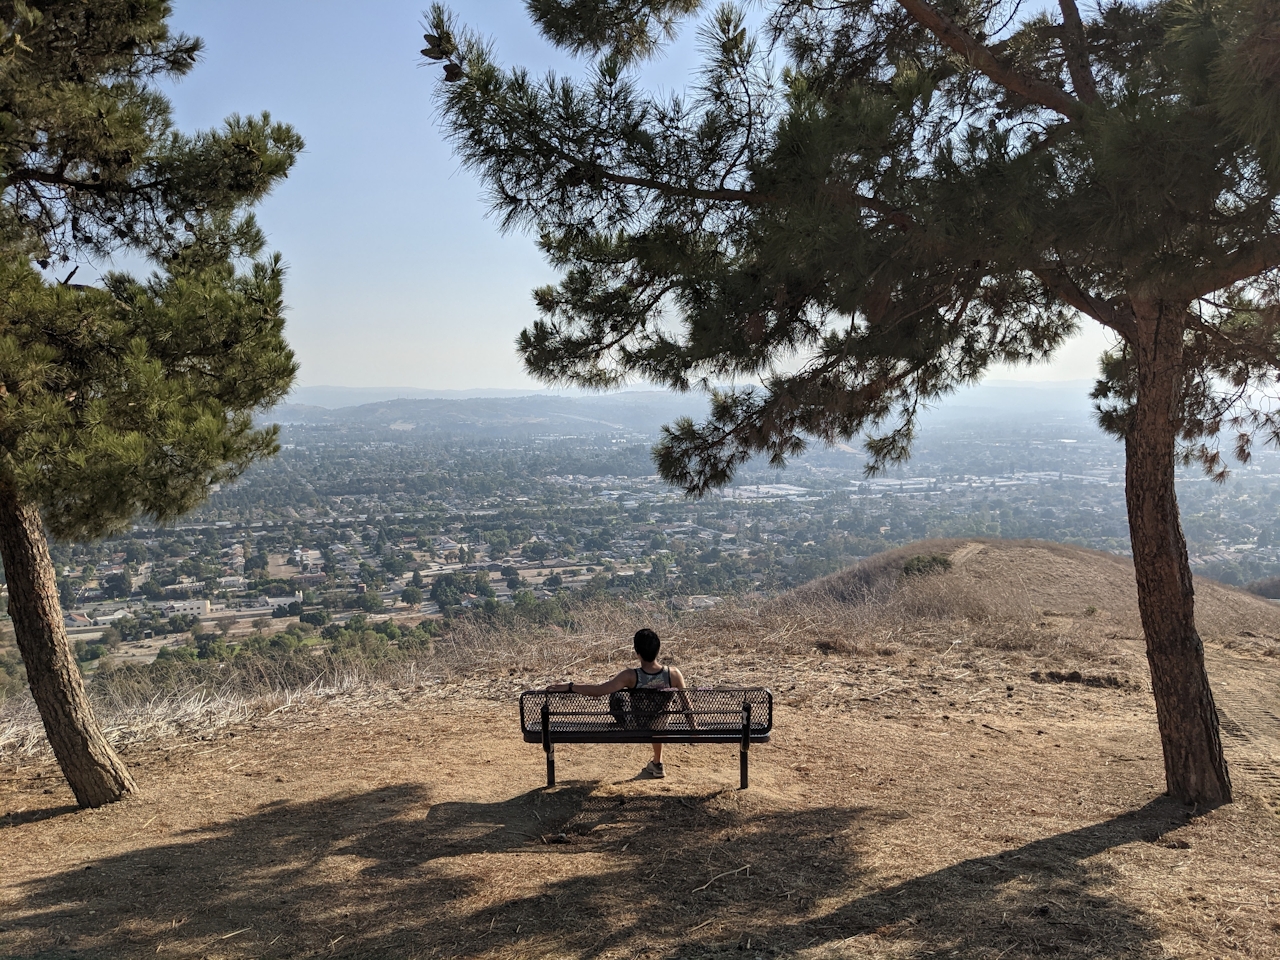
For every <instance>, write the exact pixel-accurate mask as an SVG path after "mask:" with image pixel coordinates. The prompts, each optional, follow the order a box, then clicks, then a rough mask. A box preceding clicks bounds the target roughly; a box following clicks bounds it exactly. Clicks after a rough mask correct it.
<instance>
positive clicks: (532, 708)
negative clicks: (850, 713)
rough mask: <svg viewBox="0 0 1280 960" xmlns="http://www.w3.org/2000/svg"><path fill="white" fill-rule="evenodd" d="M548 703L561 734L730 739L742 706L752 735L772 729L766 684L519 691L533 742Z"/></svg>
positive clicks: (522, 722) (523, 719) (554, 726)
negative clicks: (606, 692)
mask: <svg viewBox="0 0 1280 960" xmlns="http://www.w3.org/2000/svg"><path fill="white" fill-rule="evenodd" d="M686 704H687V705H686ZM544 706H546V707H547V711H548V723H549V726H550V732H551V733H552V734H553V735H557V737H559V736H560V735H565V734H569V735H574V736H575V738H577V737H593V738H594V737H595V736H598V737H599V738H600V739H601V740H614V739H624V738H625V739H632V738H633V737H635V736H645V735H647V734H652V735H653V736H654V738H655V739H660V738H664V737H672V738H674V737H676V736H679V737H680V738H681V739H686V738H687V739H708V740H710V739H717V740H719V739H725V740H727V739H730V738H732V737H735V736H740V735H741V733H742V722H743V710H744V707H748V708H750V711H751V714H750V728H751V733H750V736H751V738H752V739H753V740H755V739H766V738H767V737H768V735H769V732H770V731H771V730H772V729H773V694H772V693H770V691H769V690H767V689H765V688H764V687H716V688H708V687H698V688H693V689H687V690H653V689H644V690H620V691H618V692H617V693H614V694H611V695H610V696H607V697H588V696H586V695H585V694H581V693H548V692H547V691H545V690H527V691H525V692H524V693H522V694H521V695H520V726H521V728H522V731H523V733H524V738H525V740H527V741H529V742H536V741H537V740H538V739H539V738H540V737H541V736H542V708H543V707H544ZM691 720H692V721H693V722H692V723H690V721H691Z"/></svg>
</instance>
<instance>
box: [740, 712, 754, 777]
mask: <svg viewBox="0 0 1280 960" xmlns="http://www.w3.org/2000/svg"><path fill="white" fill-rule="evenodd" d="M750 749H751V704H749V703H743V705H742V749H740V750H739V751H738V780H739V789H742V790H745V789H747V751H748V750H750Z"/></svg>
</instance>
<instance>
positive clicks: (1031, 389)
mask: <svg viewBox="0 0 1280 960" xmlns="http://www.w3.org/2000/svg"><path fill="white" fill-rule="evenodd" d="M1088 386H1089V385H1088V383H1087V382H1085V381H1071V382H1064V383H1052V384H1023V383H1016V382H1008V383H995V384H983V385H981V386H978V387H974V388H970V389H967V390H963V391H960V392H959V393H956V394H954V395H952V396H950V397H946V398H943V399H942V400H940V401H938V402H936V403H935V404H934V406H933V407H932V408H931V409H929V410H928V411H927V412H926V413H925V414H924V417H923V418H922V427H923V428H926V429H927V428H928V427H929V426H933V425H939V424H951V423H962V422H973V421H991V422H992V423H993V425H994V424H1000V425H1003V426H1011V425H1018V424H1026V425H1031V424H1037V423H1046V422H1060V421H1067V422H1071V423H1075V424H1080V425H1085V424H1086V423H1088V422H1089V421H1090V419H1091V414H1092V408H1091V406H1090V403H1089V399H1088ZM324 391H329V392H328V393H325V392H324ZM376 392H377V391H376V390H375V389H374V388H369V390H368V391H366V390H364V389H363V388H360V389H357V388H319V387H315V388H302V389H300V390H298V391H295V394H294V396H296V397H298V398H299V399H302V398H314V399H315V400H321V399H330V400H341V399H343V398H353V399H358V398H359V397H360V396H361V395H365V394H370V395H371V394H373V393H376ZM386 392H397V391H394V390H388V391H384V392H383V393H384V395H385V393H386ZM398 392H401V393H406V392H411V391H405V390H402V391H398ZM422 392H423V393H425V392H427V391H422ZM445 393H446V392H445V391H440V392H437V393H436V395H433V396H402V397H395V398H389V399H388V398H384V399H378V400H373V401H369V402H363V403H356V404H353V405H349V406H336V407H335V406H326V405H324V404H321V403H319V402H311V403H303V402H296V403H295V402H290V403H285V404H281V405H280V406H278V407H276V408H275V409H274V410H272V411H271V413H270V414H269V415H268V416H267V419H269V420H274V421H276V422H279V423H286V424H299V425H308V426H348V427H351V428H357V429H358V428H366V429H374V430H377V429H384V430H385V429H390V430H398V431H405V432H410V431H412V432H417V433H476V434H479V435H489V436H505V435H509V436H528V435H537V434H540V433H555V434H557V435H564V434H566V433H568V434H570V435H572V434H577V433H580V434H587V435H599V434H609V433H625V434H634V435H639V436H644V437H656V436H657V435H658V434H659V432H660V431H661V428H662V427H663V426H664V425H665V424H669V423H671V422H672V421H674V420H676V419H678V418H680V417H686V416H688V417H694V418H698V417H701V416H704V415H705V413H706V411H707V407H708V402H709V400H708V398H707V396H706V395H705V394H701V393H689V394H676V393H671V392H667V391H660V390H650V391H628V392H622V393H608V394H578V395H573V394H568V395H565V394H548V393H527V394H518V395H514V396H512V395H503V396H495V395H493V393H494V392H492V391H475V393H485V394H488V395H483V396H474V395H473V396H447V395H444V394H445Z"/></svg>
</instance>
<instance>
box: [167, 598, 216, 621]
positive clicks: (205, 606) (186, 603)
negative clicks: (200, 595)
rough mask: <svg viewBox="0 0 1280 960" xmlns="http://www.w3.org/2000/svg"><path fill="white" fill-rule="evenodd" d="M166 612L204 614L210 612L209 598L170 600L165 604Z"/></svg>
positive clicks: (173, 613)
mask: <svg viewBox="0 0 1280 960" xmlns="http://www.w3.org/2000/svg"><path fill="white" fill-rule="evenodd" d="M164 612H165V613H167V614H169V615H170V616H174V615H177V614H182V615H183V616H186V615H189V614H192V613H194V614H195V615H196V616H198V617H199V616H204V615H206V614H207V613H208V612H209V601H208V600H170V601H169V602H168V603H166V604H165V605H164Z"/></svg>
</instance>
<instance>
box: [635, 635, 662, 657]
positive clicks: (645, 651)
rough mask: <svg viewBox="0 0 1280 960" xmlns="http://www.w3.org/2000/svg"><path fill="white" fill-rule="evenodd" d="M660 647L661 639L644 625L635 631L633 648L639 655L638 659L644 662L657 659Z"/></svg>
mask: <svg viewBox="0 0 1280 960" xmlns="http://www.w3.org/2000/svg"><path fill="white" fill-rule="evenodd" d="M661 648H662V641H661V640H659V639H658V635H657V634H656V633H654V632H653V631H652V630H650V629H649V628H648V627H644V628H643V629H641V630H637V631H636V641H635V649H636V653H638V654H639V655H640V659H641V660H643V661H645V663H652V662H653V661H654V660H657V659H658V651H659V650H660V649H661Z"/></svg>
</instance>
